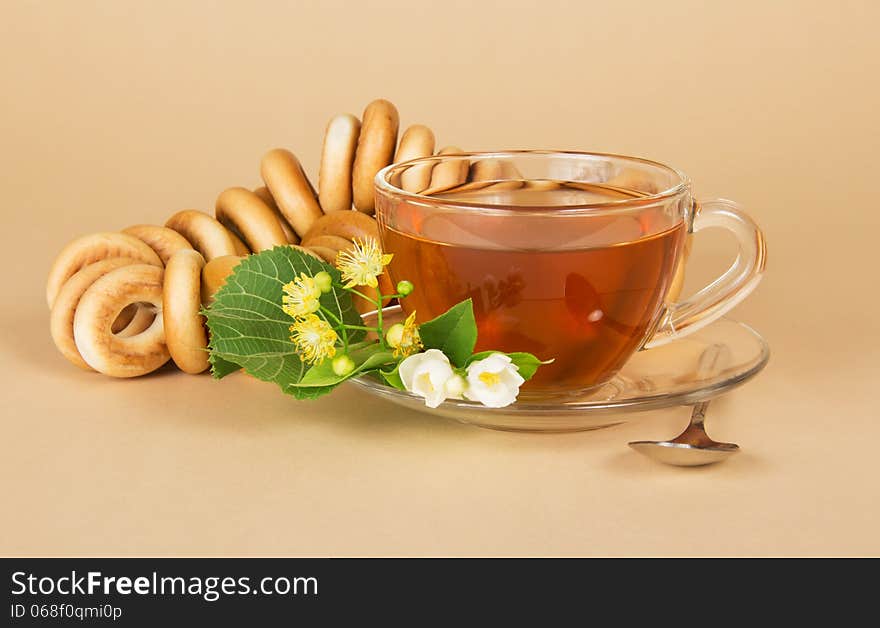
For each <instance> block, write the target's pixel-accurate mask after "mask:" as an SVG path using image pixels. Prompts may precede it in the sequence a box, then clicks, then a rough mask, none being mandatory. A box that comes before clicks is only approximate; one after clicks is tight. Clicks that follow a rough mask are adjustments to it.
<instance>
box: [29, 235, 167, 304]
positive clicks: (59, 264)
mask: <svg viewBox="0 0 880 628" xmlns="http://www.w3.org/2000/svg"><path fill="white" fill-rule="evenodd" d="M108 257H130V258H132V259H134V260H137V261H139V262H142V263H145V264H152V265H155V266H162V260H161V259H159V256H158V255H156V253H155V251H153V249H151V248H150V247H149V246H148V245H147V244H145V243H144V242H142V241H141V240H138V239H137V238H136V237H134V236H130V235H128V234H125V233H93V234H91V235H87V236H83V237H81V238H77V239H76V240H74V241H73V242H71V243H70V244H68V245H67V246H65V247H64V248H63V249H61V252H60V253H59V254H58V257H56V258H55V262H54V263H53V264H52V268H51V269H50V270H49V278H48V280H47V281H46V301H47V302H48V304H49V307H50V308H51V307H52V305H54V303H55V298H56V297H57V296H58V292H59V291H60V290H61V287H62V286H63V285H64V283H65V282H66V281H67V280H68V279H70V277H71V276H72V275H73V274H74V273H75V272H77V271H78V270H79V269H80V268H82V267H83V266H87V265H89V264H92V263H94V262H98V261H101V260H102V259H107V258H108Z"/></svg>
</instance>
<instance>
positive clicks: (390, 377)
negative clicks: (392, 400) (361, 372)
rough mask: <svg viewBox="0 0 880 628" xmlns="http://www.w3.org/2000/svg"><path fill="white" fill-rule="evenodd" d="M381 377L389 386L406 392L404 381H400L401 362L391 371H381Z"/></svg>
mask: <svg viewBox="0 0 880 628" xmlns="http://www.w3.org/2000/svg"><path fill="white" fill-rule="evenodd" d="M379 375H380V376H381V377H382V379H384V380H385V382H386V383H387V384H388V385H389V386H393V387H394V388H396V389H397V390H406V386H404V385H403V380H402V379H400V362H398V363H397V364H395V365H394V368H393V369H392V370H390V371H382V370H380V371H379Z"/></svg>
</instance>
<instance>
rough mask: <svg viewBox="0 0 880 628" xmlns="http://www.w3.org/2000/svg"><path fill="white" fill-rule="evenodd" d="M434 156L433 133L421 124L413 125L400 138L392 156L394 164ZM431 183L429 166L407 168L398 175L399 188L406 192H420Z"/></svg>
mask: <svg viewBox="0 0 880 628" xmlns="http://www.w3.org/2000/svg"><path fill="white" fill-rule="evenodd" d="M433 154H434V133H433V132H432V131H431V129H429V128H428V127H426V126H425V125H423V124H413V125H412V126H410V127H409V128H408V129H407V130H406V131H404V133H403V136H402V137H401V138H400V146H398V147H397V154H396V155H394V163H396V164H398V163H400V162H402V161H409V160H410V159H419V158H421V157H430V156H431V155H433ZM430 183H431V164H418V165H416V166H412V167H410V168H407V169H406V170H405V171H404V172H402V173H401V175H400V187H401V188H403V189H404V190H406V191H407V192H416V193H418V192H421V191H422V190H424V189H425V188H427V187H428V185H430Z"/></svg>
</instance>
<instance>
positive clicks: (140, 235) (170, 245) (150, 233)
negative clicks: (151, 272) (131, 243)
mask: <svg viewBox="0 0 880 628" xmlns="http://www.w3.org/2000/svg"><path fill="white" fill-rule="evenodd" d="M122 233H127V234H128V235H130V236H134V237H136V238H137V239H138V240H143V241H144V242H145V243H146V244H147V245H148V246H149V247H150V248H151V249H153V250H154V251H156V254H157V255H158V256H159V258H160V259H161V260H162V263H163V264H167V263H168V260H169V259H171V256H172V255H174V253H175V252H176V251H179V250H180V249H189V250H192V245H191V244H190V243H189V240H187V239H186V238H184V237H183V236H182V235H180V234H179V233H177V232H176V231H174V230H173V229H169V228H168V227H160V226H158V225H132V226H131V227H126V228H125V229H123V230H122Z"/></svg>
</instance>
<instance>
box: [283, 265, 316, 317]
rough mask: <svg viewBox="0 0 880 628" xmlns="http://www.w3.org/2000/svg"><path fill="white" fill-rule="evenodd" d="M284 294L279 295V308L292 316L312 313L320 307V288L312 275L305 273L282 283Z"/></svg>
mask: <svg viewBox="0 0 880 628" xmlns="http://www.w3.org/2000/svg"><path fill="white" fill-rule="evenodd" d="M282 289H283V290H284V295H283V296H282V297H281V303H282V306H281V308H282V309H283V310H284V312H285V313H286V314H287V315H288V316H291V317H293V318H301V317H303V316H308V315H309V314H314V313H315V312H317V311H318V310H319V309H320V308H321V303H320V302H319V301H318V299H320V298H321V288H320V287H319V286H318V284H317V283H316V282H315V280H314V278H313V277H309V276H308V275H306V274H305V273H300V276H299V277H297V278H296V279H294V280H293V281H291V282H288V283H286V284H284V288H282Z"/></svg>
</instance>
